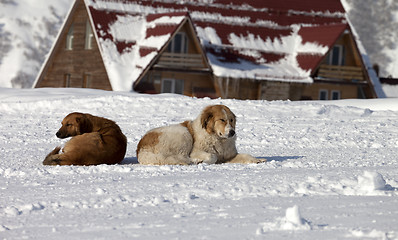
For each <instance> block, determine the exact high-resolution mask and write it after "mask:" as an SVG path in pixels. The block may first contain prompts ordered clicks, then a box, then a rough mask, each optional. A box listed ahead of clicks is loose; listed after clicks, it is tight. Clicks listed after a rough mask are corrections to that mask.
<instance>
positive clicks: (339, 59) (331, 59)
mask: <svg viewBox="0 0 398 240" xmlns="http://www.w3.org/2000/svg"><path fill="white" fill-rule="evenodd" d="M327 64H329V65H336V66H342V65H344V64H345V49H344V46H343V45H335V46H334V47H333V49H332V50H331V51H330V53H329V56H328V58H327Z"/></svg>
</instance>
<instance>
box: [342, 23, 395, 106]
mask: <svg viewBox="0 0 398 240" xmlns="http://www.w3.org/2000/svg"><path fill="white" fill-rule="evenodd" d="M346 20H347V22H348V25H349V26H350V29H351V33H352V35H353V36H354V38H355V42H356V44H357V46H358V51H359V53H360V55H361V59H362V62H363V64H364V65H365V69H366V71H367V72H368V75H369V79H370V81H371V82H372V85H373V89H374V91H375V93H376V96H377V97H378V98H386V97H387V95H386V94H385V92H384V90H383V87H382V85H381V83H380V79H379V77H378V76H377V74H376V71H375V70H374V69H373V66H372V63H371V62H370V58H369V56H368V54H367V52H366V49H365V47H364V46H363V44H362V42H361V39H360V38H359V35H358V33H357V32H356V31H355V28H354V27H353V25H352V24H351V21H350V19H349V18H348V16H346Z"/></svg>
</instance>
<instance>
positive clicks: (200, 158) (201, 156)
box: [190, 151, 217, 164]
mask: <svg viewBox="0 0 398 240" xmlns="http://www.w3.org/2000/svg"><path fill="white" fill-rule="evenodd" d="M190 157H191V159H192V163H194V164H199V163H207V164H215V163H216V162H217V155H215V154H213V153H208V152H204V151H194V152H192V153H191V155H190Z"/></svg>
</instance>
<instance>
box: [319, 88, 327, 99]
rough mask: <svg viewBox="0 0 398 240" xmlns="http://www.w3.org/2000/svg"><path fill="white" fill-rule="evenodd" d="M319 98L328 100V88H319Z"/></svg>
mask: <svg viewBox="0 0 398 240" xmlns="http://www.w3.org/2000/svg"><path fill="white" fill-rule="evenodd" d="M319 100H328V90H319Z"/></svg>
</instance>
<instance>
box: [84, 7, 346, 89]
mask: <svg viewBox="0 0 398 240" xmlns="http://www.w3.org/2000/svg"><path fill="white" fill-rule="evenodd" d="M85 2H86V4H87V6H88V8H89V10H90V12H91V16H92V18H93V22H94V26H95V28H96V33H97V37H98V41H99V44H100V45H101V48H102V54H103V57H104V62H105V65H106V68H107V71H108V73H109V78H110V79H111V84H112V87H113V88H114V90H129V89H131V86H132V83H133V82H134V81H136V80H137V79H139V76H140V74H141V73H142V71H143V69H146V68H147V67H148V64H150V63H151V61H152V60H153V59H154V58H155V57H156V55H157V54H158V53H159V50H160V49H161V48H162V47H164V44H165V43H166V42H168V41H169V40H170V39H169V38H170V36H171V35H172V33H173V31H175V30H176V29H177V28H178V25H179V24H181V23H182V21H183V18H184V17H187V16H186V12H189V16H190V17H191V18H192V23H193V25H194V27H195V30H196V33H197V34H198V37H199V39H200V41H201V44H202V48H203V49H204V50H205V52H206V55H207V59H208V61H209V63H210V66H211V68H212V70H213V73H214V75H216V76H218V77H234V78H252V79H259V80H262V79H264V80H279V81H292V82H303V83H311V82H312V78H311V73H312V72H313V71H314V69H315V68H316V67H317V66H318V64H319V62H320V61H321V60H322V58H323V57H325V55H326V53H327V52H328V51H329V49H330V47H331V45H332V44H333V43H334V42H335V41H336V40H337V39H338V37H339V36H340V34H341V31H343V30H342V29H343V28H344V26H346V20H345V13H344V8H343V6H342V5H341V3H340V1H339V0H330V1H318V0H306V1H301V0H287V1H280V0H268V1H263V0H246V1H243V2H242V1H234V0H213V1H210V2H209V1H206V3H204V2H201V1H184V0H183V1H178V2H177V1H175V2H174V1H156V0H140V1H135V0H123V1H122V0H85ZM156 16H161V17H160V18H157V17H156ZM116 29H119V31H118V30H116ZM128 29H129V30H128ZM133 33H134V34H133ZM129 34H130V35H129ZM126 78H127V79H126ZM116 79H120V80H116ZM115 82H117V83H115ZM114 85H115V87H114Z"/></svg>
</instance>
